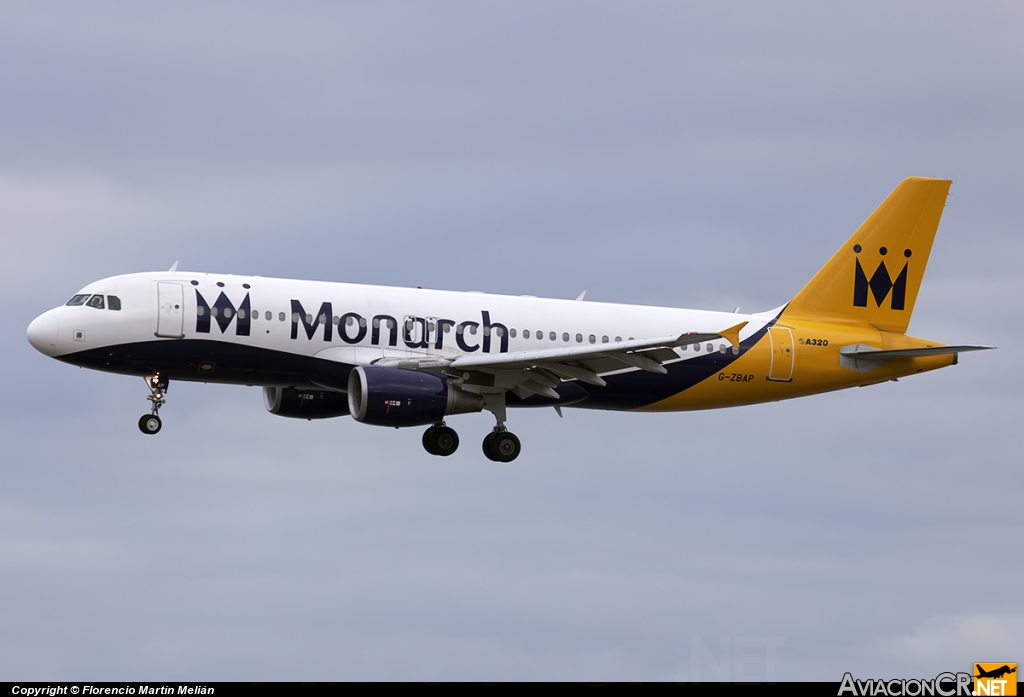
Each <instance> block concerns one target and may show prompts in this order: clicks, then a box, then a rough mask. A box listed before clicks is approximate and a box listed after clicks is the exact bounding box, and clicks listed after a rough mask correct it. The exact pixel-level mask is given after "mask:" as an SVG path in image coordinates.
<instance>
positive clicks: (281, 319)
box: [277, 312, 299, 322]
mask: <svg viewBox="0 0 1024 697" xmlns="http://www.w3.org/2000/svg"><path fill="white" fill-rule="evenodd" d="M277 319H278V321H281V322H284V313H283V312H278V313H277ZM295 321H296V322H298V321H299V316H298V315H296V316H295Z"/></svg>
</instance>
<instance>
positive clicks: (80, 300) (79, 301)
mask: <svg viewBox="0 0 1024 697" xmlns="http://www.w3.org/2000/svg"><path fill="white" fill-rule="evenodd" d="M88 299H89V294H88V293H86V294H85V295H76V296H75V297H73V298H71V300H68V301H67V303H65V304H66V305H68V306H69V307H75V306H76V305H84V304H85V301H86V300H88Z"/></svg>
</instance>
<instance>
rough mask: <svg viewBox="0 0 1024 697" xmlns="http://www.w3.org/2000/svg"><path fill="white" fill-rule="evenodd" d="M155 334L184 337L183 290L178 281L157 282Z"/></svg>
mask: <svg viewBox="0 0 1024 697" xmlns="http://www.w3.org/2000/svg"><path fill="white" fill-rule="evenodd" d="M156 289H157V315H156V335H157V336H163V337H168V338H172V339H183V338H185V332H184V331H182V330H183V328H184V326H185V315H184V305H185V303H184V297H185V296H184V291H183V290H182V286H181V284H180V283H157V284H156Z"/></svg>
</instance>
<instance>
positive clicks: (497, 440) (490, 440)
mask: <svg viewBox="0 0 1024 697" xmlns="http://www.w3.org/2000/svg"><path fill="white" fill-rule="evenodd" d="M483 445H484V455H486V456H487V459H488V460H493V461H495V462H512V461H513V460H515V459H516V458H517V457H519V453H521V452H522V451H523V446H522V444H521V443H520V442H519V438H517V437H516V434H514V433H509V432H508V431H495V432H492V433H488V434H487V437H486V438H484V444H483Z"/></svg>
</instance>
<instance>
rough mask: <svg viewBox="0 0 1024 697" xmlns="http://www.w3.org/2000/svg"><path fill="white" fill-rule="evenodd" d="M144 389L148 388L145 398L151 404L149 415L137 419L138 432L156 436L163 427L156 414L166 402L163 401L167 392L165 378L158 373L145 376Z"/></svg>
mask: <svg viewBox="0 0 1024 697" xmlns="http://www.w3.org/2000/svg"><path fill="white" fill-rule="evenodd" d="M146 387H148V388H149V392H150V394H149V396H148V397H146V399H148V400H149V401H150V402H151V403H152V407H151V408H150V413H149V414H144V415H143V416H141V417H140V418H139V430H140V431H142V432H143V433H145V434H146V435H147V436H152V435H156V434H157V433H159V432H160V428H161V427H162V426H163V422H162V421H160V417H159V416H157V412H158V411H160V407H162V406H163V405H164V404H165V403H166V402H167V400H166V399H164V393H166V392H167V378H165V377H164V376H162V375H161V374H160V373H153V374H152V375H147V376H146Z"/></svg>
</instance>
